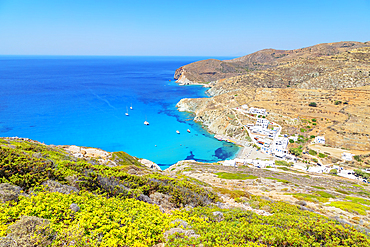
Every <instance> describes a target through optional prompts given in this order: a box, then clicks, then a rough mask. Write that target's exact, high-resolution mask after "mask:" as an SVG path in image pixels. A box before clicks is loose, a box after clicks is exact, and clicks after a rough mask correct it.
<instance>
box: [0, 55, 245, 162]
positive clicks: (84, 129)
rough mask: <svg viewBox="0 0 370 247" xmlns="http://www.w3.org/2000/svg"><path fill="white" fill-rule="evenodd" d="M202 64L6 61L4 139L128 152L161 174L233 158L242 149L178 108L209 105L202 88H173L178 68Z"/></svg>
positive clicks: (0, 131)
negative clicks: (202, 101) (184, 163)
mask: <svg viewBox="0 0 370 247" xmlns="http://www.w3.org/2000/svg"><path fill="white" fill-rule="evenodd" d="M200 59H204V58H196V57H37V56H32V57H20V56H1V57H0V87H1V90H0V136H3V137H4V136H19V137H28V138H31V139H35V140H38V141H40V142H45V143H46V144H55V145H79V146H90V147H98V148H102V149H104V150H107V151H125V152H127V153H129V154H131V155H134V156H137V157H140V158H146V159H149V160H152V161H154V162H156V163H158V164H160V165H161V166H162V168H166V167H168V166H169V165H171V164H174V163H176V162H177V161H179V160H184V159H193V160H198V161H206V162H216V161H219V160H223V159H227V158H232V157H234V156H235V154H236V153H237V152H238V150H239V148H238V147H237V146H235V145H233V144H229V143H225V142H220V141H218V140H216V139H214V138H213V136H212V135H210V134H209V133H207V132H206V131H205V130H204V129H202V128H201V126H200V125H199V124H196V123H194V122H193V121H192V118H193V117H192V116H191V115H190V114H188V113H182V112H179V111H177V109H176V107H175V105H176V103H177V102H178V101H179V100H180V99H182V98H198V97H206V95H205V91H206V89H204V88H202V87H200V86H179V85H177V84H176V83H175V82H174V81H173V74H174V71H175V70H176V69H177V68H178V67H180V66H182V65H185V64H188V63H190V62H194V61H197V60H200ZM170 80H171V81H170ZM131 104H132V106H133V110H130V109H129V107H130V106H131ZM127 108H128V113H129V116H125V113H126V111H127ZM145 120H147V121H148V122H149V123H150V125H149V126H146V125H144V124H143V123H144V121H145ZM187 129H190V130H191V133H188V132H187V131H186V130H187ZM176 130H179V131H180V134H177V133H176Z"/></svg>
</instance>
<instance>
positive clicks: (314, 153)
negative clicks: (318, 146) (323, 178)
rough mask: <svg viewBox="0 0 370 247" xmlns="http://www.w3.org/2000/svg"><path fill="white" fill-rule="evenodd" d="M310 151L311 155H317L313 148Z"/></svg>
mask: <svg viewBox="0 0 370 247" xmlns="http://www.w3.org/2000/svg"><path fill="white" fill-rule="evenodd" d="M308 153H309V154H311V155H314V156H315V155H317V152H316V151H315V150H312V149H311V150H310V151H308Z"/></svg>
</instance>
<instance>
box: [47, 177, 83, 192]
mask: <svg viewBox="0 0 370 247" xmlns="http://www.w3.org/2000/svg"><path fill="white" fill-rule="evenodd" d="M42 185H43V186H45V187H46V188H47V190H48V191H50V192H59V193H62V194H70V193H72V192H75V193H77V192H78V191H79V190H78V189H77V188H76V187H73V186H69V185H64V184H61V183H59V182H57V181H54V180H47V181H45V182H43V183H42Z"/></svg>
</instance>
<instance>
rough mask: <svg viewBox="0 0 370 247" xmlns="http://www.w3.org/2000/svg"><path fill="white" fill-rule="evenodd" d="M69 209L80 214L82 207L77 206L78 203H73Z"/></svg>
mask: <svg viewBox="0 0 370 247" xmlns="http://www.w3.org/2000/svg"><path fill="white" fill-rule="evenodd" d="M69 209H70V210H72V211H74V212H76V213H77V212H79V211H80V207H79V206H78V205H77V204H76V203H72V204H71V205H70V206H69Z"/></svg>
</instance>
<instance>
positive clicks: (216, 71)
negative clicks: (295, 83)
mask: <svg viewBox="0 0 370 247" xmlns="http://www.w3.org/2000/svg"><path fill="white" fill-rule="evenodd" d="M369 46H370V43H369V42H364V43H361V42H337V43H326V44H318V45H314V46H310V47H306V48H301V49H296V50H275V49H264V50H261V51H257V52H255V53H252V54H249V55H246V56H243V57H239V58H235V59H232V60H224V61H220V60H217V59H207V60H202V61H198V62H195V63H191V64H188V65H185V66H182V67H180V68H178V69H177V70H176V72H175V76H174V78H175V79H176V80H178V82H179V83H182V84H192V83H201V84H203V83H209V82H214V81H217V80H220V79H225V78H230V77H234V76H239V75H244V74H247V73H249V72H252V71H261V70H266V69H272V68H276V67H278V66H288V67H290V66H291V65H292V64H291V63H296V62H299V61H301V60H302V59H303V60H304V59H313V58H317V59H319V58H321V57H330V56H335V55H338V54H340V53H344V52H347V51H349V50H353V49H356V48H362V47H369Z"/></svg>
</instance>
